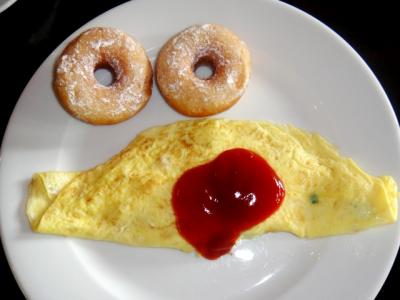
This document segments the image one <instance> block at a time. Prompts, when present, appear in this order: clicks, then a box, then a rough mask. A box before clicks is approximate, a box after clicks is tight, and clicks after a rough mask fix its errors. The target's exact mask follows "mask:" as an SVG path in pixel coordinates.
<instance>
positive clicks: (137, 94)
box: [53, 27, 153, 125]
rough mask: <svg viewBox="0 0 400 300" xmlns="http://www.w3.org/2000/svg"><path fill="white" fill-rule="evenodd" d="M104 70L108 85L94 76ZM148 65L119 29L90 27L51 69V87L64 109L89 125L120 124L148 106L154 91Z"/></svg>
mask: <svg viewBox="0 0 400 300" xmlns="http://www.w3.org/2000/svg"><path fill="white" fill-rule="evenodd" d="M99 68H107V69H109V70H110V71H111V73H112V74H113V77H114V78H113V82H112V83H111V85H109V86H104V85H102V84H101V83H99V82H98V81H97V80H96V78H95V75H94V72H95V71H96V70H97V69H99ZM152 73H153V72H152V68H151V63H150V61H149V59H148V57H147V55H146V52H145V50H144V49H143V47H142V46H141V45H140V44H139V43H138V42H136V41H135V40H134V39H133V38H131V37H130V36H128V35H127V34H125V33H124V32H122V31H121V30H118V29H113V28H102V27H96V28H91V29H89V30H87V31H85V32H83V33H82V34H80V35H79V36H78V37H77V38H75V39H74V40H73V41H71V42H70V43H69V44H68V46H67V47H66V48H65V49H64V51H63V52H62V54H61V56H60V57H59V59H58V60H57V62H56V65H55V77H54V82H53V87H54V90H55V93H56V95H57V97H58V99H59V101H60V103H61V104H62V105H63V106H64V108H65V109H66V110H67V111H68V112H69V113H71V114H72V115H73V116H75V117H76V118H78V119H80V120H83V121H86V122H88V123H91V124H95V125H99V124H114V123H118V122H122V121H124V120H126V119H128V118H130V117H132V116H133V115H135V114H136V113H137V112H139V111H140V110H141V109H142V108H143V107H144V106H145V105H146V103H147V101H148V100H149V98H150V96H151V89H152Z"/></svg>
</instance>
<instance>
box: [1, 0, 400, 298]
mask: <svg viewBox="0 0 400 300" xmlns="http://www.w3.org/2000/svg"><path fill="white" fill-rule="evenodd" d="M205 22H210V23H212V22H214V23H220V24H223V25H225V26H227V27H228V28H230V29H232V30H233V31H234V32H236V33H237V34H238V35H239V36H240V37H241V38H242V39H243V40H245V41H246V42H247V44H248V46H249V47H250V49H251V53H252V56H253V70H252V77H251V81H250V84H249V86H248V89H247V91H246V93H245V95H244V97H243V98H242V99H241V100H240V101H239V103H238V104H237V105H235V106H234V107H233V108H232V109H230V110H229V111H227V112H225V113H223V114H221V115H220V117H228V118H240V119H266V120H272V121H276V122H281V123H292V124H294V125H296V126H299V127H302V128H305V129H309V130H312V131H317V132H319V133H321V134H322V135H323V136H325V137H326V138H328V139H329V140H330V141H332V142H333V143H334V144H336V145H337V146H338V147H339V148H340V150H341V152H342V153H343V154H345V155H350V156H352V157H353V158H354V159H355V160H356V161H357V162H358V163H359V164H360V165H361V166H362V167H363V168H364V169H366V170H367V171H368V172H370V173H372V174H376V175H383V174H390V175H392V176H394V177H395V178H396V180H397V182H400V180H399V179H400V168H399V166H400V156H399V153H400V146H399V145H400V144H399V140H400V139H399V129H398V124H397V121H396V118H395V115H394V113H393V110H392V108H391V106H390V104H389V101H388V99H387V98H386V95H385V93H384V91H383V90H382V88H381V86H380V85H379V83H378V81H377V80H376V78H375V77H374V75H373V74H372V72H371V71H370V70H369V69H368V67H367V65H366V64H365V63H364V62H363V61H362V60H361V58H360V57H359V56H358V55H357V54H356V53H355V52H354V50H353V49H352V48H351V47H350V46H349V45H347V44H346V43H345V42H344V41H343V40H342V39H341V38H340V37H339V36H337V35H336V34H335V33H334V32H332V31H331V30H330V29H328V28H327V27H326V26H324V25H323V24H321V23H320V22H318V21H317V20H315V19H314V18H312V17H310V16H308V15H306V14H305V13H303V12H301V11H299V10H297V9H295V8H293V7H290V6H288V5H286V4H283V3H280V2H277V1H258V0H253V1H240V0H233V1H228V0H226V1H222V0H220V1H213V0H201V1H187V0H168V1H162V0H159V1H157V0H146V1H144V0H139V1H134V2H130V3H126V4H124V5H122V6H119V7H117V8H115V9H113V10H111V11H109V12H107V13H105V14H103V15H101V16H100V17H98V18H96V19H94V20H93V21H91V22H90V23H88V24H87V25H85V26H84V27H85V28H88V27H91V26H97V25H103V26H113V27H118V28H121V29H122V30H124V31H126V32H128V33H129V34H131V35H133V36H135V37H136V38H137V39H138V40H139V41H140V42H141V43H142V44H143V45H144V46H145V48H146V49H147V50H148V53H149V55H150V57H151V58H152V60H153V62H154V59H155V58H156V56H157V53H158V51H159V49H160V47H161V46H162V45H163V43H164V42H165V41H166V40H167V39H168V38H169V37H171V36H172V35H173V34H174V33H176V32H178V31H180V30H182V29H183V28H185V27H187V26H189V25H192V24H194V23H205ZM82 30H83V28H81V29H80V30H79V31H78V32H81V31H82ZM76 34H77V33H75V34H73V36H75V35H76ZM65 45H66V43H63V44H62V45H60V47H58V48H57V49H56V50H55V51H54V52H53V53H52V54H51V55H50V56H49V57H48V59H47V60H46V61H45V62H44V63H43V64H42V66H41V67H40V68H39V69H38V71H37V72H36V73H35V75H34V76H33V78H32V80H31V81H30V82H29V84H28V86H27V87H26V89H25V90H24V92H23V94H22V95H21V98H20V100H19V102H18V104H17V106H16V108H15V111H14V113H13V115H12V118H11V120H10V124H9V126H8V129H7V132H6V135H5V138H4V142H3V149H2V151H3V153H2V159H3V160H2V165H1V200H0V201H1V202H0V205H1V206H0V208H1V229H2V238H3V242H4V246H5V250H6V253H7V256H8V258H9V261H10V264H11V268H12V270H13V271H14V274H15V276H16V278H17V280H18V282H19V284H20V285H21V287H22V290H23V292H24V293H25V295H27V296H28V297H29V298H31V299H54V298H57V299H111V298H116V299H133V298H135V299H225V298H229V299H294V298H297V299H303V298H304V299H368V298H373V297H374V296H375V295H376V294H377V292H378V290H379V289H380V287H381V286H382V284H383V282H384V280H385V278H386V276H387V274H388V272H389V269H390V267H391V265H392V263H393V260H394V257H395V255H396V252H397V249H398V245H399V236H400V230H399V229H400V227H399V222H397V223H396V224H393V225H389V226H385V227H380V228H376V229H372V230H368V231H365V232H361V233H358V234H354V235H347V236H338V237H332V238H324V239H317V240H305V239H298V238H296V237H294V236H292V235H289V234H284V233H278V234H268V235H265V236H263V237H261V238H258V239H255V240H251V241H242V242H241V243H239V245H238V246H237V247H236V248H235V250H234V251H233V255H227V256H225V257H223V258H221V259H219V260H216V261H208V260H205V259H202V258H198V257H195V256H194V255H188V254H183V253H181V252H179V251H174V250H166V249H143V248H131V247H127V246H122V245H117V244H111V243H106V242H95V241H86V240H79V239H74V238H63V237H57V236H48V235H39V234H34V233H32V232H31V230H30V229H29V226H28V223H27V219H26V217H25V215H24V204H25V199H24V198H25V196H26V190H27V184H28V181H29V179H30V177H31V175H32V173H34V172H36V171H45V170H76V169H85V168H88V167H92V166H94V165H95V164H97V163H100V162H103V161H104V160H105V159H107V158H108V157H109V156H111V155H112V154H114V153H116V152H118V151H119V150H120V149H121V148H122V147H123V146H124V145H126V144H127V143H128V142H129V141H130V140H131V139H132V138H133V137H134V136H135V134H136V133H137V132H139V131H141V130H143V129H145V128H148V127H150V126H153V125H156V124H165V123H169V122H173V121H175V120H179V119H183V118H184V117H183V116H181V115H179V114H177V113H176V112H174V111H173V110H172V109H171V108H170V107H169V106H168V105H166V103H165V102H164V101H163V99H162V98H161V97H160V95H159V93H158V91H157V90H156V89H155V90H154V95H153V97H152V99H151V101H150V103H149V104H148V105H147V107H146V108H145V109H144V110H143V111H142V112H140V114H138V115H137V116H136V117H134V118H132V119H131V120H128V121H126V122H124V123H122V124H119V125H115V126H100V127H94V126H90V125H87V124H85V123H82V122H79V121H77V120H75V119H74V118H72V117H71V116H70V115H68V114H67V113H66V112H65V111H64V110H63V109H62V108H61V107H60V105H59V104H58V102H57V101H56V98H55V96H54V94H53V92H52V89H51V80H52V66H53V63H54V61H55V59H56V57H57V55H58V54H59V53H60V51H61V50H62V49H63V47H64V46H65Z"/></svg>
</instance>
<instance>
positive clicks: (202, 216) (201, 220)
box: [172, 148, 285, 259]
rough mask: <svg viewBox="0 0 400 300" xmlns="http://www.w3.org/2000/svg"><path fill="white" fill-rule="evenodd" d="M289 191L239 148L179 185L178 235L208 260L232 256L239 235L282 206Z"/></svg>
mask: <svg viewBox="0 0 400 300" xmlns="http://www.w3.org/2000/svg"><path fill="white" fill-rule="evenodd" d="M284 197H285V189H284V187H283V184H282V182H281V180H280V179H279V177H278V176H277V175H276V173H275V172H274V170H273V169H272V168H271V167H270V166H269V164H268V163H267V162H266V161H265V160H264V159H263V158H262V157H260V156H259V155H257V154H256V153H254V152H252V151H249V150H246V149H241V148H236V149H231V150H227V151H224V152H222V153H221V154H220V155H219V156H218V157H217V158H215V159H214V160H213V161H211V162H209V163H206V164H204V165H201V166H198V167H195V168H193V169H190V170H187V171H186V172H185V173H184V174H183V175H182V176H181V177H180V178H179V179H178V180H177V182H176V183H175V186H174V188H173V192H172V206H173V209H174V212H175V216H176V224H177V228H178V231H179V233H180V234H181V235H182V236H183V237H184V238H185V239H186V240H187V241H188V242H189V243H190V244H191V245H192V246H193V247H194V248H195V249H196V250H197V252H199V253H200V254H201V255H202V256H204V257H205V258H208V259H216V258H218V257H220V256H222V255H224V254H226V253H228V252H229V251H230V250H231V248H232V247H233V245H234V244H235V242H236V240H237V239H238V237H239V236H240V234H241V233H242V232H243V231H245V230H247V229H250V228H251V227H253V226H254V225H257V224H258V223H260V222H262V221H264V220H265V219H266V218H268V217H269V216H270V215H272V214H273V213H274V212H275V211H276V210H277V209H278V208H279V206H280V205H281V203H282V200H283V198H284Z"/></svg>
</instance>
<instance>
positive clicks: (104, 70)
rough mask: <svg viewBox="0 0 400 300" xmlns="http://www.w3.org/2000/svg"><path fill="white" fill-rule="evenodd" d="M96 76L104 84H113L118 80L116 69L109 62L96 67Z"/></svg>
mask: <svg viewBox="0 0 400 300" xmlns="http://www.w3.org/2000/svg"><path fill="white" fill-rule="evenodd" d="M94 77H95V78H96V80H97V82H98V83H99V84H101V85H103V86H111V85H113V84H114V82H115V81H116V74H115V71H114V69H113V68H112V67H111V66H110V65H108V64H99V65H97V66H96V67H95V69H94Z"/></svg>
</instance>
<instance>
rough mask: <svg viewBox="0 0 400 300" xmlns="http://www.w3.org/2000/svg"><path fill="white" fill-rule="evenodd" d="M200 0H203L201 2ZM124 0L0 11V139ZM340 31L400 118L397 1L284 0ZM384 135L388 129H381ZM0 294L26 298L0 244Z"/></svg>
mask: <svg viewBox="0 0 400 300" xmlns="http://www.w3.org/2000/svg"><path fill="white" fill-rule="evenodd" d="M199 1H200V0H199ZM123 2H125V1H122V0H103V1H98V0H97V1H96V0H81V1H74V0H42V1H29V0H18V1H17V2H16V3H15V4H14V5H13V6H11V7H10V8H9V9H8V10H6V11H5V12H3V13H1V14H0V30H1V35H2V39H1V44H0V57H1V58H2V60H3V61H2V66H3V69H2V71H1V72H0V74H1V75H0V76H1V79H2V80H1V82H3V84H2V87H1V97H2V102H1V106H2V109H1V111H2V118H1V124H0V134H1V137H2V136H3V134H4V131H5V129H6V126H7V123H8V119H9V117H10V115H11V113H12V110H13V108H14V106H15V104H16V102H17V100H18V98H19V95H20V94H21V92H22V90H23V88H24V87H25V85H26V84H27V83H28V81H29V79H30V78H31V77H32V75H33V73H34V72H35V70H36V69H37V68H38V67H39V65H40V64H41V63H42V62H43V60H44V59H45V58H46V57H47V56H48V55H49V54H50V53H51V51H52V50H53V49H54V48H55V47H57V46H58V44H60V43H61V42H62V41H63V40H64V39H65V38H67V37H68V36H69V35H70V34H71V33H72V32H73V31H75V30H76V29H78V28H79V27H80V26H82V25H83V24H85V23H86V22H88V21H89V20H91V19H92V18H94V17H96V16H98V15H99V14H101V13H103V12H105V11H106V10H108V9H110V8H112V7H114V6H117V5H119V4H121V3H123ZM284 2H287V3H289V4H292V5H293V6H296V7H298V8H300V9H302V10H304V11H305V12H307V13H309V14H311V15H312V16H314V17H316V18H317V19H319V20H320V21H322V22H323V23H325V24H326V25H328V26H329V27H331V28H332V29H333V30H335V31H336V32H337V33H338V34H339V35H341V36H342V37H343V38H344V39H345V40H346V41H347V42H348V43H349V44H350V45H351V46H352V47H353V48H354V49H355V50H356V51H357V52H358V53H359V54H360V55H361V57H362V58H363V59H364V60H365V61H366V62H367V64H368V65H369V66H370V68H371V69H372V71H373V72H374V73H375V75H376V76H377V78H378V80H379V81H380V82H381V84H382V86H383V88H384V89H385V91H386V93H387V95H388V97H389V99H390V100H391V102H392V105H393V107H394V110H395V112H396V115H397V116H399V113H400V111H399V103H400V82H399V81H400V21H399V20H400V18H399V17H398V15H397V14H398V10H397V5H396V2H397V1H389V0H388V1H379V2H378V1H371V2H369V4H366V2H368V1H356V0H351V1H337V0H334V1H329V0H328V1H312V0H308V1H305V0H304V1H284ZM383 134H384V133H383ZM399 261H400V259H399V256H398V258H397V259H396V261H395V263H394V265H393V267H392V270H391V272H390V275H389V277H388V278H387V280H386V282H385V284H384V286H383V287H382V289H381V291H380V293H379V295H378V297H377V299H392V298H393V295H395V294H396V283H397V282H398V279H399V278H400V276H399V274H400V267H399V266H400V262H399ZM0 268H1V269H0V272H1V277H0V278H1V286H2V295H9V296H8V297H7V298H8V299H24V297H23V295H22V293H21V291H20V289H19V288H18V285H17V284H16V282H15V280H14V277H13V275H12V272H11V271H10V268H9V266H8V263H7V260H6V258H5V256H4V252H3V248H2V247H0Z"/></svg>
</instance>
